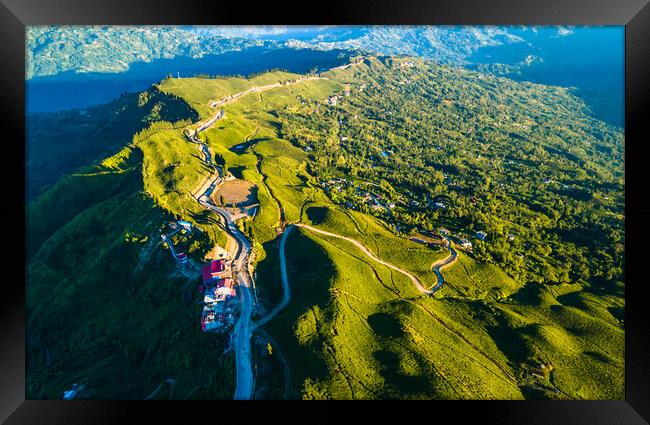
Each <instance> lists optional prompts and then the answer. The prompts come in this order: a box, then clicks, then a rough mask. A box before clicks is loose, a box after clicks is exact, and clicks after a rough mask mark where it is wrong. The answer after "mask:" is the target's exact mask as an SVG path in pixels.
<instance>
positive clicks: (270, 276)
mask: <svg viewBox="0 0 650 425" xmlns="http://www.w3.org/2000/svg"><path fill="white" fill-rule="evenodd" d="M364 66H366V65H360V66H358V67H353V68H354V69H357V68H359V69H362V67H364ZM354 69H352V70H345V71H346V72H348V74H353V73H354V72H357V71H355V70H354ZM340 72H343V71H340ZM280 76H281V75H280V74H278V73H272V74H271V75H267V76H263V77H257V78H258V81H257V82H253V83H251V82H247V81H245V80H241V79H227V80H205V81H199V80H196V79H182V80H167V81H165V82H163V83H162V84H161V89H162V90H163V91H165V90H167V91H169V92H171V93H173V94H176V95H179V96H183V97H184V98H185V99H186V100H187V101H188V102H189V103H190V104H191V106H192V107H194V108H196V109H197V110H198V111H199V113H200V114H201V116H202V117H205V116H206V115H208V114H209V110H208V107H207V102H208V101H209V100H210V99H214V98H219V97H222V96H223V95H224V94H229V93H234V92H237V91H240V90H242V89H246V88H248V87H250V86H251V85H253V84H269V83H273V82H275V81H277V80H278V77H280ZM290 77H291V78H293V77H295V76H293V75H291V76H290ZM346 78H353V77H346ZM341 87H342V86H341V85H340V84H339V83H336V82H332V81H326V80H319V81H310V82H306V83H303V84H299V85H295V86H290V87H281V88H277V89H274V90H271V91H268V92H264V93H261V94H260V93H252V94H250V95H248V96H245V97H244V98H242V99H240V100H239V101H237V102H235V103H232V104H229V105H226V106H225V107H224V109H225V110H226V117H225V118H224V119H223V120H222V121H219V122H218V123H217V124H216V125H215V127H214V128H213V129H211V130H209V131H207V132H206V133H205V135H202V136H201V137H205V138H206V140H207V143H208V145H209V146H210V147H211V149H212V150H213V152H214V153H215V157H217V158H220V159H222V160H223V161H224V162H225V163H226V165H227V167H228V168H229V169H230V170H232V172H233V173H235V174H236V175H238V176H241V177H243V178H245V179H247V180H250V181H252V182H254V183H257V184H262V186H263V187H261V188H260V202H261V209H260V211H259V213H258V215H257V216H256V218H255V220H254V221H253V223H252V224H253V226H252V234H253V235H254V237H255V239H256V246H257V250H258V253H259V254H260V255H259V257H258V260H259V261H260V263H259V268H258V275H259V276H258V283H257V284H258V288H259V289H260V291H261V293H262V294H264V296H265V297H266V298H267V299H269V300H277V299H278V298H279V291H278V288H279V281H278V279H277V277H278V269H277V253H276V246H275V243H274V241H273V239H274V238H275V230H274V228H275V226H276V225H277V222H278V212H277V203H276V201H275V200H274V199H273V197H275V198H276V199H277V200H278V201H279V202H280V203H281V204H282V206H283V207H284V210H285V215H286V218H287V220H289V221H301V220H302V221H305V222H307V223H311V224H313V225H315V226H317V227H320V228H323V229H325V230H330V231H333V232H335V233H339V234H343V235H347V236H351V237H355V238H357V239H359V240H360V241H361V242H362V243H364V244H365V245H366V246H368V248H369V249H370V250H371V251H373V252H374V253H375V254H376V255H377V256H379V257H380V258H384V259H386V260H389V261H391V262H393V263H394V264H396V265H399V266H401V267H404V268H407V269H409V270H410V271H412V272H414V273H416V274H418V275H419V276H420V278H421V279H422V280H423V281H425V282H429V283H431V284H432V283H433V282H434V277H433V274H432V273H431V272H430V270H429V267H430V265H431V263H432V262H433V261H435V260H436V259H439V258H442V257H444V256H446V253H445V252H444V251H435V250H431V249H429V248H425V247H423V246H421V245H418V244H415V243H413V242H409V241H407V240H405V239H402V238H398V237H396V236H394V235H392V234H391V233H390V232H389V231H388V230H387V229H386V228H384V227H383V226H382V225H381V223H380V222H378V221H377V220H376V219H374V218H372V217H369V216H365V215H363V214H360V213H356V212H347V213H346V212H344V211H342V210H340V209H338V207H335V206H334V205H333V204H331V202H330V201H329V200H328V198H327V197H326V196H325V195H324V194H323V193H322V191H321V190H320V189H319V188H318V187H317V185H316V182H314V181H313V180H312V179H311V178H310V177H309V176H308V175H307V173H306V172H305V171H304V168H303V165H302V164H303V163H304V162H305V161H306V160H307V156H306V155H305V153H304V152H303V151H301V150H300V149H297V148H295V147H293V146H292V145H291V144H289V143H288V142H286V141H283V140H281V139H279V138H278V132H277V122H276V120H275V117H274V116H273V114H272V113H269V112H270V111H273V110H278V109H282V108H287V109H289V110H290V109H291V108H299V107H300V102H299V97H298V95H300V96H308V97H310V98H313V99H324V98H325V97H326V96H327V95H328V94H330V93H331V92H332V91H335V90H340V89H341ZM244 142H250V146H249V147H248V148H247V150H246V151H245V152H243V153H235V152H234V150H233V149H232V148H233V147H234V146H236V145H238V144H241V143H244ZM136 146H137V148H138V149H140V150H141V151H142V152H143V159H142V162H143V176H144V189H145V190H146V191H147V192H148V193H149V194H151V196H152V197H153V200H154V202H155V203H156V204H157V205H158V206H161V207H163V209H164V210H166V211H167V212H170V213H172V214H175V215H177V216H182V217H184V218H189V219H192V220H194V221H195V222H197V223H199V224H201V225H202V226H204V228H206V229H208V230H209V231H208V234H209V235H210V237H211V238H212V239H213V241H219V238H220V236H219V235H221V232H220V231H219V230H218V228H217V227H216V225H215V223H214V218H213V217H210V216H209V215H206V214H205V213H203V212H202V211H200V210H197V209H195V208H196V205H195V202H194V201H193V200H191V199H190V198H189V192H190V191H192V190H194V189H195V188H196V186H198V184H199V183H200V182H201V179H202V178H203V177H204V176H205V175H207V173H208V170H206V169H205V168H204V167H203V165H202V164H201V162H200V160H199V157H198V155H199V152H198V149H197V148H196V145H193V144H191V143H189V142H188V141H186V140H184V138H183V137H182V136H181V133H180V129H167V130H161V131H158V132H156V133H155V134H152V135H150V136H149V137H146V138H143V139H141V140H139V141H138V142H137V144H136ZM258 161H259V169H258V167H257V162H258ZM122 174H124V173H122ZM102 184H103V183H102ZM93 193H95V192H93ZM102 196H104V197H106V195H104V194H102ZM97 199H100V200H101V199H103V198H101V196H99V195H97ZM110 201H114V200H113V199H111V200H110ZM149 202H150V201H149ZM124 205H125V207H124V208H116V211H117V212H116V215H110V216H108V217H102V220H105V219H108V220H115V221H120V222H123V221H125V220H126V221H127V222H128V219H125V217H128V216H129V214H134V215H133V220H134V222H137V223H141V222H142V220H143V217H140V216H138V215H137V211H138V210H139V209H140V208H135V209H134V211H131V210H133V205H131V206H130V207H129V208H127V207H126V205H128V204H124ZM97 211H100V209H99V208H98V210H97ZM96 214H98V213H96ZM46 227H47V226H46ZM74 227H77V226H76V225H75V226H74ZM210 229H212V230H210ZM45 233H46V234H47V232H45ZM63 234H65V233H63ZM83 235H84V236H85V235H86V233H83ZM81 236H82V235H79V237H77V238H76V239H82V237H81ZM58 237H59V236H57V235H55V238H54V239H52V240H57V239H56V238H58ZM70 237H71V236H68V238H70ZM86 237H87V236H86ZM115 238H116V234H115V233H111V237H110V238H107V239H106V240H107V241H110V240H117V239H119V238H117V239H115ZM63 240H70V239H60V240H59V242H61V241H63ZM49 243H54V242H48V244H49ZM46 245H47V244H46ZM53 246H56V245H53ZM43 249H44V250H45V251H43V252H47V250H46V248H43ZM287 250H288V251H289V252H288V255H287V257H288V262H289V271H290V279H291V282H292V286H293V289H294V299H293V301H292V303H290V304H289V306H288V307H287V309H286V310H285V311H284V312H283V313H281V315H280V316H278V318H277V319H276V320H274V321H273V322H272V323H271V324H270V328H271V331H272V333H273V334H274V336H275V337H276V338H277V339H278V340H280V342H281V344H282V347H283V351H284V352H285V353H286V355H287V357H288V359H289V362H290V363H291V365H292V368H293V369H294V370H293V371H292V376H293V377H294V382H293V389H294V391H295V393H294V396H295V397H307V398H311V397H313V398H330V397H334V398H393V397H414V398H426V397H439V398H521V397H523V396H529V397H555V396H558V397H566V395H565V394H562V393H561V394H560V395H555V393H549V392H548V391H545V390H540V389H538V387H539V385H537V384H532V383H531V382H529V381H530V376H529V375H526V372H525V371H526V365H527V364H528V363H529V362H532V361H536V360H537V361H550V362H552V363H553V364H554V365H555V366H556V370H555V371H554V372H553V373H552V374H551V383H552V384H553V385H555V386H556V387H557V388H559V389H561V391H564V392H565V393H567V394H570V396H572V397H588V398H620V397H621V396H622V394H619V392H618V388H622V376H621V367H620V360H618V359H621V358H622V354H621V352H620V347H622V344H621V341H622V339H621V338H622V330H621V329H620V326H619V324H618V323H616V320H615V318H614V316H613V315H612V314H614V315H616V312H614V313H612V311H611V302H616V299H617V298H615V297H614V299H613V301H611V302H609V303H604V304H603V303H600V305H598V304H599V302H600V301H602V300H603V298H602V294H597V295H595V294H596V292H595V290H594V293H591V292H585V291H582V292H580V293H575V295H571V294H564V295H557V294H556V295H553V294H550V295H549V294H547V293H544V294H537V295H536V294H533V295H530V294H528V293H527V294H528V295H523V292H520V293H517V294H516V295H515V296H513V297H511V298H509V299H505V300H502V301H500V302H496V301H492V300H491V299H492V295H494V294H498V297H501V296H503V295H508V294H510V293H512V292H513V289H514V288H513V287H512V283H511V282H510V281H509V280H508V279H506V277H505V275H503V273H500V271H499V270H498V269H496V268H494V267H493V266H488V265H481V264H477V263H475V262H473V261H472V260H471V259H470V258H468V257H464V256H461V259H460V261H459V263H458V264H457V265H454V266H451V267H450V268H449V269H446V270H445V271H444V272H443V273H447V274H449V279H450V283H449V287H448V288H446V289H444V291H448V293H445V292H441V295H442V299H429V298H425V297H422V296H421V295H420V294H419V293H417V291H416V290H415V288H413V285H412V283H411V282H410V281H409V280H408V279H406V278H405V277H404V276H402V275H401V274H398V273H396V272H394V271H391V270H390V269H387V268H386V267H383V266H380V265H378V264H373V263H372V262H371V261H370V260H369V259H368V258H367V257H365V256H364V255H362V254H361V253H360V252H358V250H357V249H356V248H354V247H353V246H351V245H350V244H349V243H347V242H345V241H341V240H336V239H332V238H321V237H319V236H316V235H315V234H312V233H310V232H308V231H307V232H305V233H304V234H302V231H300V232H299V231H296V232H295V233H294V234H293V235H292V236H291V237H290V239H289V242H288V243H287ZM93 254H95V253H94V252H93V251H92V250H91V251H90V252H89V255H93ZM266 254H268V255H267V256H266V259H265V258H264V257H265V255H266ZM39 257H40V255H39ZM88 258H94V257H88ZM97 258H102V257H101V256H99V257H97ZM104 258H108V257H104ZM81 262H82V261H81V260H80V263H81ZM100 263H101V264H103V263H102V262H101V261H99V262H98V263H97V264H100ZM106 263H110V262H109V261H106ZM161 264H162V263H161ZM127 265H128V263H127ZM459 265H463V266H464V269H463V270H462V271H459V270H460V269H459ZM156 269H157V270H158V267H156ZM160 269H161V270H160V272H161V273H164V272H165V269H164V267H160ZM91 270H95V269H91ZM68 272H69V271H68ZM68 272H66V273H68ZM48 273H50V272H49V271H46V272H43V273H42V275H43V276H47V275H48ZM73 275H74V274H73ZM53 276H55V277H53V278H52V280H51V282H53V283H52V284H54V282H57V281H60V280H63V279H64V278H63V277H62V276H63V275H62V274H59V275H53ZM468 281H469V282H468ZM165 282H166V283H167V282H169V278H165ZM158 283H159V282H158ZM148 285H149V283H148V281H147V280H145V281H144V282H142V287H143V288H150V287H149V286H148ZM151 285H153V283H151ZM34 286H35V287H38V286H37V284H36V282H35V283H34ZM41 290H43V289H41ZM147 290H149V289H147ZM172 292H173V291H172ZM175 293H176V294H178V292H175ZM167 295H170V296H171V295H172V294H171V293H169V294H167ZM567 297H568V298H567ZM37 298H40V297H37ZM476 298H484V300H479V301H477V300H476ZM488 300H489V301H488ZM558 300H561V301H562V303H563V304H565V306H562V305H560V303H559V301H558ZM165 302H166V301H165ZM161 303H162V300H161V302H160V303H159V304H161ZM171 304H173V303H171ZM587 304H588V305H590V306H591V307H590V308H591V309H593V311H594V312H596V313H597V314H598V316H596V317H595V318H592V319H591V320H588V319H589V317H588V316H586V315H585V314H584V313H582V312H581V311H579V310H578V309H577V308H575V306H578V307H580V308H582V307H584V306H585V305H587ZM168 308H173V307H169V306H168ZM182 311H183V312H184V313H187V314H189V315H191V314H192V313H195V312H193V311H192V309H191V308H187V307H185V308H184V309H182ZM590 311H591V310H590ZM59 314H62V313H61V312H59ZM106 314H108V313H106ZM165 314H167V316H166V317H168V315H169V314H175V313H174V312H172V311H171V310H170V311H167V312H165ZM197 314H198V313H197ZM39 316H40V314H39ZM195 316H196V315H194V316H192V318H193V320H194V319H195ZM134 317H139V316H137V315H135V314H134ZM188 317H189V316H188ZM142 320H144V321H146V319H144V318H143V319H142ZM189 320H190V319H188V322H187V324H188V325H189V323H190V322H189ZM605 321H607V323H606V324H603V322H605ZM154 323H155V322H154ZM162 323H163V322H160V324H159V325H158V327H157V328H156V332H159V329H160V328H159V327H160V326H162ZM179 326H181V327H182V325H179ZM179 331H180V333H181V335H182V334H183V333H186V334H190V335H187V336H181V337H179V338H195V337H196V334H193V333H191V332H187V329H186V327H185V328H183V329H179ZM580 332H582V335H587V336H591V335H600V336H599V337H598V338H600V339H594V340H592V339H591V338H589V341H581V340H580V338H578V337H577V336H578V335H580ZM122 333H124V334H127V332H122ZM603 335H604V336H603ZM171 340H172V341H174V342H180V341H178V340H175V339H173V338H172V339H171ZM183 343H184V342H183ZM195 344H196V345H195ZM201 345H202V344H201V343H200V341H194V342H191V345H186V346H192V347H196V346H201ZM203 345H205V344H203ZM555 345H557V347H556V346H555ZM147 346H149V347H150V345H147ZM181 346H182V345H181ZM513 347H514V348H513ZM141 348H142V349H144V347H141ZM213 348H215V347H213ZM216 348H218V347H216ZM126 351H127V352H128V350H126ZM172 351H173V350H172ZM215 351H218V350H215ZM136 352H137V350H136ZM147 355H150V353H149V354H147ZM197 355H198V354H197ZM125 356H126V354H125ZM169 356H171V357H170V359H172V360H173V361H172V360H170V363H165V362H164V361H162V360H157V361H160V363H156V364H157V365H158V367H157V369H156V370H162V369H164V367H165V365H169V366H170V367H171V365H172V364H178V359H179V358H181V357H178V356H180V354H175V356H176V357H174V355H173V354H169ZM145 358H146V356H145ZM135 359H136V360H139V359H140V357H138V356H137V355H135ZM187 361H189V360H185V361H184V362H185V363H187ZM181 363H183V362H181ZM589 368H591V369H589ZM594 372H595V373H594ZM588 373H591V374H592V376H591V377H590V378H589V377H586V375H587V374H588ZM508 375H513V376H516V377H517V379H518V383H519V384H520V385H523V386H522V389H521V390H520V389H519V388H518V387H517V386H516V385H514V384H513V383H512V382H510V381H509V379H508V378H507V376H508ZM603 376H608V377H611V379H613V380H614V382H616V383H619V384H620V385H618V386H617V385H614V386H612V385H610V384H609V383H608V382H605V380H603ZM163 378H164V376H163ZM38 379H42V378H38ZM150 379H153V378H150ZM158 379H161V377H160V376H158ZM213 379H221V378H217V377H216V375H215V378H213ZM37 382H38V381H37ZM188 382H189V381H188ZM581 382H582V384H581ZM59 384H60V383H59ZM213 384H214V382H212V383H211V385H210V387H212V385H213ZM34 388H38V386H35V387H34ZM57 388H58V387H57ZM226 388H228V387H227V385H226V386H225V387H223V388H222V389H223V390H224V392H225V389H226ZM142 390H143V389H142ZM51 391H54V387H52V389H51ZM133 391H135V390H133ZM138 391H140V389H138ZM197 391H199V392H195V393H193V396H194V397H196V396H197V395H198V394H202V395H205V396H214V393H212V394H210V393H208V391H209V390H208V389H207V388H206V389H205V390H197ZM214 391H217V390H214ZM621 391H622V390H621ZM188 392H190V393H191V392H192V391H188Z"/></svg>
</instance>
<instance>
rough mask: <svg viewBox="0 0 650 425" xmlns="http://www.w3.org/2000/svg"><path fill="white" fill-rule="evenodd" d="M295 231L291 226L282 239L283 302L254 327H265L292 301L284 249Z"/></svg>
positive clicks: (281, 273) (281, 272)
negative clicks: (290, 235) (290, 234)
mask: <svg viewBox="0 0 650 425" xmlns="http://www.w3.org/2000/svg"><path fill="white" fill-rule="evenodd" d="M292 229H293V225H290V226H288V227H287V228H286V230H285V231H284V233H283V234H282V238H281V239H280V253H279V255H280V275H281V277H282V290H283V294H282V300H281V301H280V303H279V304H278V305H276V306H275V308H273V310H271V311H270V312H269V314H267V315H266V316H264V317H263V318H262V319H260V320H258V321H257V322H255V323H254V327H256V328H257V327H259V326H263V325H264V324H265V323H267V322H268V321H269V320H271V319H273V318H274V317H275V315H276V314H278V313H279V312H280V311H281V310H282V309H283V308H284V307H286V305H287V304H288V303H289V301H290V300H291V290H290V288H289V277H288V275H287V261H286V257H285V255H284V247H285V245H286V243H287V237H288V236H289V233H291V230H292Z"/></svg>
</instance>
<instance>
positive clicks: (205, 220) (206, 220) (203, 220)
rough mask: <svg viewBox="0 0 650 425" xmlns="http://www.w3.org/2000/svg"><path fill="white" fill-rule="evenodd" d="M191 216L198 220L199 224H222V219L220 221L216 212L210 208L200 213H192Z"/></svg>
mask: <svg viewBox="0 0 650 425" xmlns="http://www.w3.org/2000/svg"><path fill="white" fill-rule="evenodd" d="M190 217H192V219H193V220H194V221H196V223H197V224H208V225H210V224H220V223H221V221H219V220H218V219H217V218H215V214H214V213H212V212H211V211H209V210H203V211H201V212H200V213H190Z"/></svg>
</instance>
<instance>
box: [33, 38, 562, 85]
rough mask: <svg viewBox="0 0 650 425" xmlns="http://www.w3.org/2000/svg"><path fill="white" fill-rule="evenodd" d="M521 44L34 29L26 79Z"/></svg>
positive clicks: (450, 57) (447, 54)
mask: <svg viewBox="0 0 650 425" xmlns="http://www.w3.org/2000/svg"><path fill="white" fill-rule="evenodd" d="M560 30H564V31H568V30H566V29H563V28H560ZM523 42H525V40H524V39H523V38H522V37H520V36H519V35H517V34H514V33H513V31H512V30H511V29H510V28H509V27H465V26H461V27H434V26H429V27H422V26H420V27H416V26H370V27H347V26H342V27H300V26H299V27H278V26H257V27H248V26H229V27H193V26H179V27H165V26H159V27H152V26H128V27H127V26H34V27H30V28H28V30H27V49H26V50H27V51H26V59H27V61H26V63H27V66H26V68H27V69H26V78H27V79H30V78H33V77H41V76H47V75H55V74H58V73H61V72H66V71H73V72H76V73H84V72H106V73H112V72H123V71H126V70H127V69H128V68H129V65H130V64H132V63H135V62H150V61H152V60H155V59H160V58H173V57H176V56H188V57H192V58H197V57H202V56H204V55H208V54H219V53H223V52H226V51H233V50H242V49H245V48H248V47H252V46H268V47H269V48H275V47H277V48H283V47H291V48H313V49H319V50H331V49H346V50H360V51H364V52H368V53H374V54H376V53H380V54H390V55H394V54H408V55H417V56H422V57H425V58H429V59H435V60H437V61H440V62H443V63H454V64H464V63H465V62H466V59H467V57H469V56H470V55H471V54H472V53H474V52H475V51H476V50H478V49H480V48H483V47H488V46H497V45H501V44H509V43H523Z"/></svg>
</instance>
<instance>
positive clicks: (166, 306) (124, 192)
mask: <svg viewBox="0 0 650 425" xmlns="http://www.w3.org/2000/svg"><path fill="white" fill-rule="evenodd" d="M133 152H137V150H136V151H133V150H131V149H128V150H125V151H123V152H122V153H121V154H119V155H117V156H116V157H114V158H112V159H109V160H107V161H105V162H104V165H101V166H97V167H94V169H93V171H95V172H94V173H87V175H88V176H87V175H84V174H78V175H76V176H75V177H74V178H70V179H66V180H64V181H62V182H61V183H59V188H58V191H59V192H60V193H65V194H74V193H77V192H78V193H86V192H89V193H92V191H93V190H94V189H93V188H94V187H95V184H96V181H95V179H96V178H97V177H96V176H98V175H99V176H102V179H103V180H102V181H101V184H102V186H103V187H104V188H113V187H116V188H117V187H119V188H120V190H117V191H115V192H114V193H109V194H107V195H106V196H104V197H101V198H97V199H93V200H92V201H91V202H88V203H87V204H86V205H84V207H83V210H81V211H78V212H77V211H74V212H72V211H71V209H69V208H66V207H74V206H78V204H77V203H76V200H77V198H76V197H74V196H72V195H71V197H70V198H65V197H63V196H59V197H57V194H56V193H52V194H50V193H49V192H48V193H47V194H46V195H48V196H44V197H43V198H42V199H40V200H39V202H38V203H37V204H35V205H36V206H40V207H41V208H39V209H34V210H32V211H31V213H32V219H33V221H34V222H36V223H39V222H43V220H44V219H45V217H48V216H49V215H50V212H51V211H52V210H50V209H47V208H48V207H49V206H50V205H57V207H59V208H62V209H63V211H70V212H68V214H67V215H59V216H56V217H48V219H49V220H50V223H52V226H54V227H56V230H54V231H53V233H52V234H51V235H49V237H47V239H46V240H45V241H44V242H43V243H42V244H41V246H40V247H39V249H38V251H37V252H36V254H35V255H34V257H33V258H32V260H31V261H30V262H29V264H28V270H27V306H28V315H27V317H28V321H27V329H29V335H28V337H29V339H30V341H31V342H30V343H29V344H28V346H27V369H28V373H27V377H28V380H27V396H28V398H48V399H51V398H59V397H60V396H61V392H62V391H63V390H64V389H66V388H67V387H69V386H70V385H71V384H72V383H73V382H81V383H83V384H85V385H86V387H87V388H88V391H89V392H88V393H87V394H86V396H87V397H90V398H109V399H132V398H135V399H138V398H144V397H146V396H147V395H149V393H151V392H152V391H153V390H154V389H155V388H156V386H157V385H158V384H159V383H160V382H161V381H162V380H163V379H167V378H170V377H171V378H174V379H176V385H175V387H174V393H173V397H174V398H185V397H191V398H228V397H230V394H231V392H232V391H233V376H232V375H231V374H229V373H224V372H223V370H231V369H230V368H229V367H226V365H229V364H231V363H232V359H231V358H230V357H216V356H215V355H214V353H215V352H221V351H222V350H223V344H224V340H222V339H219V338H215V337H214V336H206V335H203V334H202V333H201V332H200V331H199V329H198V323H197V317H198V315H199V308H200V307H199V306H197V305H195V304H194V303H193V302H192V298H193V295H194V294H195V293H194V292H193V290H194V281H192V280H188V279H187V278H183V277H179V276H178V275H175V274H174V273H173V272H174V263H173V262H172V261H170V260H171V259H170V257H169V253H168V252H167V251H166V250H162V249H161V248H160V244H159V243H158V237H159V236H158V234H159V232H158V226H159V225H160V224H161V222H162V220H163V219H164V213H163V212H162V211H161V210H160V208H159V207H158V206H156V205H155V204H154V202H153V199H152V198H151V197H149V196H147V195H144V194H143V193H142V189H143V186H142V179H141V178H137V179H129V180H128V182H126V183H124V181H123V176H124V175H125V174H127V175H128V173H137V174H138V175H140V170H141V164H142V155H139V156H137V155H135V154H134V153H133ZM132 156H133V158H132ZM138 162H139V164H138ZM132 167H135V170H134V171H126V170H130V169H131V168H132ZM93 174H95V176H93ZM120 185H121V186H120ZM75 213H76V214H75ZM72 215H74V216H73V217H72V218H70V216H72ZM150 244H153V250H152V251H151V256H150V257H149V258H146V257H144V258H141V255H142V250H143V248H145V247H147V246H150ZM138 265H141V266H142V268H141V269H140V271H139V272H138V271H137V270H138ZM170 317H173V318H174V320H169V318H170ZM189 347H192V349H191V350H190V349H188V348H189ZM48 353H49V354H48ZM48 355H49V356H51V358H50V364H48V363H47V356H48ZM220 367H224V369H223V370H222V369H220ZM165 393H166V391H163V392H162V393H161V396H162V397H166V395H165ZM167 396H168V395H167Z"/></svg>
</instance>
